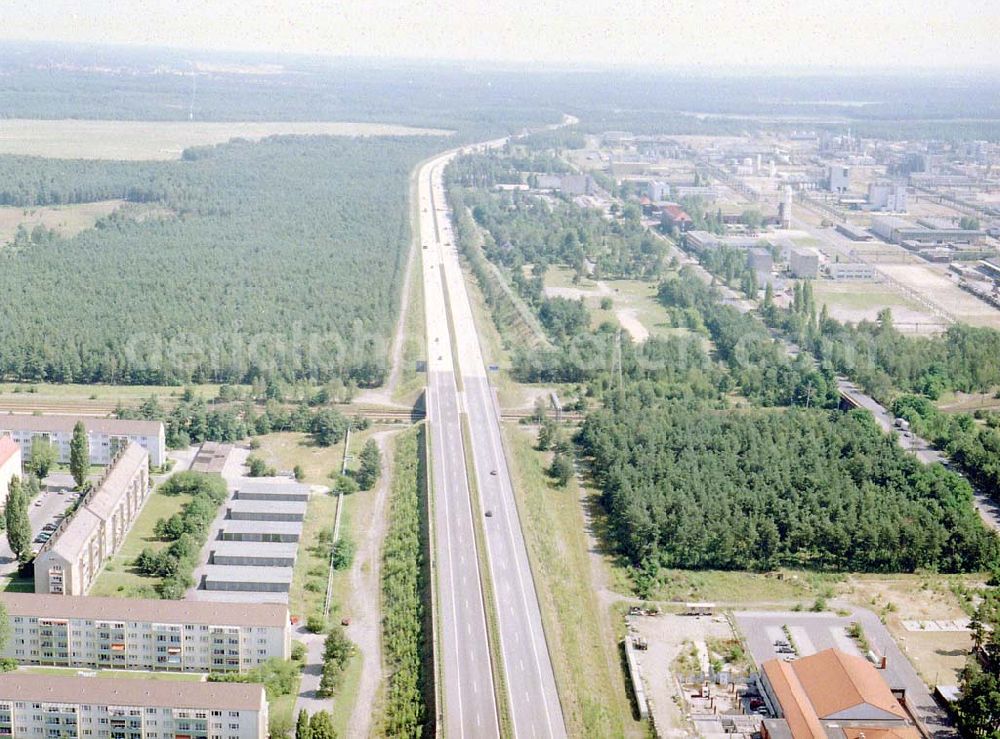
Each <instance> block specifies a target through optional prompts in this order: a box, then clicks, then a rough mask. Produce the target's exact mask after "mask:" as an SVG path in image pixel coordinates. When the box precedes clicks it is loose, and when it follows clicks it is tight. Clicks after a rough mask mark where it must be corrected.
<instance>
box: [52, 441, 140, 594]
mask: <svg viewBox="0 0 1000 739" xmlns="http://www.w3.org/2000/svg"><path fill="white" fill-rule="evenodd" d="M149 491H150V486H149V454H148V453H147V452H146V450H145V449H143V448H142V447H141V446H139V445H138V444H135V443H131V442H130V443H129V444H128V446H126V447H125V448H124V449H122V450H121V451H120V452H119V454H118V456H117V457H116V458H115V459H114V460H113V461H112V463H111V466H110V467H108V469H107V471H106V472H105V475H104V479H103V480H101V481H100V482H99V483H98V484H97V486H96V487H94V488H93V489H92V490H91V492H89V493H87V495H86V497H84V498H83V499H82V500H81V502H80V506H79V507H78V508H77V510H76V512H75V513H74V514H73V515H72V516H71V517H70V518H68V519H66V520H64V521H63V523H62V524H61V525H60V526H59V528H57V529H56V531H55V533H54V534H53V535H52V538H51V539H49V541H48V542H47V543H46V544H45V545H44V546H43V547H42V549H41V551H40V552H39V554H38V556H37V557H36V558H35V592H36V593H51V594H54V595H86V594H87V591H88V590H89V589H90V586H91V584H92V583H93V582H94V579H95V578H96V577H97V574H98V573H99V572H100V571H101V566H102V565H103V564H104V561H105V560H106V559H108V558H109V557H110V556H112V555H113V554H114V553H115V552H117V551H118V550H119V548H121V545H122V544H123V543H124V541H125V536H126V534H128V531H129V529H130V528H131V527H132V523H133V521H135V519H136V516H138V515H139V511H140V510H142V506H143V505H144V504H145V503H146V500H147V499H148V498H149Z"/></svg>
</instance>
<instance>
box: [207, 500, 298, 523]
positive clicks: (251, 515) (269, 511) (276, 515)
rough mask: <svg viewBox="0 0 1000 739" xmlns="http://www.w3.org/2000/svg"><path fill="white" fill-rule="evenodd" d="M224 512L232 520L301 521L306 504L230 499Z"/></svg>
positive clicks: (289, 501) (287, 501)
mask: <svg viewBox="0 0 1000 739" xmlns="http://www.w3.org/2000/svg"><path fill="white" fill-rule="evenodd" d="M226 513H227V516H228V517H229V519H230V520H232V521H302V520H304V519H305V517H306V504H305V503H301V502H299V501H291V500H231V501H230V502H229V504H228V506H227V507H226Z"/></svg>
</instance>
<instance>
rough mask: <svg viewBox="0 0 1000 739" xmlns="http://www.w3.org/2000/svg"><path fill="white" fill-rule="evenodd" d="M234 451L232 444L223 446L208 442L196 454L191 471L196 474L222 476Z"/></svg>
mask: <svg viewBox="0 0 1000 739" xmlns="http://www.w3.org/2000/svg"><path fill="white" fill-rule="evenodd" d="M232 451H233V445H232V444H222V443H220V442H217V441H206V442H204V443H203V444H202V445H201V447H200V448H199V449H198V453H197V454H195V457H194V461H193V462H191V470H192V471H194V472H208V473H213V474H216V475H221V474H222V470H223V468H225V466H226V460H227V459H229V454H230V453H231V452H232Z"/></svg>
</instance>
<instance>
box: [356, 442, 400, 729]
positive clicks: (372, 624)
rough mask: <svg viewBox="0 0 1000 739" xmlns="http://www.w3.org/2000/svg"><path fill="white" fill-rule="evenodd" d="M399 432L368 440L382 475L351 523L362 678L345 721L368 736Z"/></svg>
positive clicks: (381, 679)
mask: <svg viewBox="0 0 1000 739" xmlns="http://www.w3.org/2000/svg"><path fill="white" fill-rule="evenodd" d="M398 433H399V431H395V430H393V431H381V432H379V433H377V434H374V435H373V436H372V438H373V439H374V440H375V443H377V444H378V446H379V449H380V450H381V452H382V473H381V475H380V476H379V481H378V484H377V485H376V486H375V490H374V491H372V494H373V499H372V501H371V505H370V507H369V509H368V511H367V512H366V514H365V515H364V516H362V517H356V518H355V519H354V520H353V521H352V522H351V529H352V531H353V532H354V536H355V537H356V541H357V543H358V550H357V553H356V554H355V556H354V564H353V566H352V567H351V595H350V598H349V605H348V610H349V611H350V613H352V614H354V620H353V621H352V622H351V625H350V626H348V627H347V636H348V637H349V638H350V640H351V641H353V642H354V643H355V644H356V645H357V648H358V652H359V654H360V655H361V660H362V666H361V679H360V683H359V685H358V692H357V697H356V699H355V701H354V709H353V711H352V712H351V720H350V721H349V722H348V730H347V736H348V737H356V738H357V739H367V737H368V736H369V735H370V734H371V732H372V726H373V722H374V720H375V716H374V713H375V706H376V700H377V698H378V694H379V692H380V690H381V689H382V686H383V685H384V683H385V670H384V665H383V662H382V543H383V541H384V540H385V533H386V526H387V523H388V521H387V516H386V505H387V502H388V499H389V485H390V483H391V475H392V450H393V445H392V443H391V442H392V437H393V436H395V435H396V434H398Z"/></svg>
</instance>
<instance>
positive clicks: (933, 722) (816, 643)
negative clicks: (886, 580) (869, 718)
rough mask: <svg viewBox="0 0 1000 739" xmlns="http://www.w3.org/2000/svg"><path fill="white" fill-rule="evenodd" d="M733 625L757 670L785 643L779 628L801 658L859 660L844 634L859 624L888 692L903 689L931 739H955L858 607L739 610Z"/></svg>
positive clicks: (884, 634)
mask: <svg viewBox="0 0 1000 739" xmlns="http://www.w3.org/2000/svg"><path fill="white" fill-rule="evenodd" d="M734 616H735V618H736V623H737V624H738V626H739V628H740V630H741V631H742V632H743V636H744V638H745V639H746V642H747V645H748V646H749V648H750V653H751V655H752V656H753V659H754V661H755V662H756V663H757V665H758V666H759V665H760V664H762V663H763V662H766V661H767V660H770V659H775V658H776V657H781V656H784V655H779V654H778V653H777V652H776V651H775V648H774V642H775V640H776V639H783V638H785V634H784V630H783V629H782V626H787V627H788V630H789V632H791V635H792V639H793V641H794V642H795V644H796V646H797V647H798V649H799V654H800V655H801V656H803V657H805V656H808V655H810V654H815V653H816V652H820V651H822V650H824V649H829V648H831V647H832V648H836V649H840V650H842V651H844V652H847V653H848V654H854V655H859V654H860V650H859V649H858V647H857V645H856V644H855V643H854V640H852V639H851V638H850V637H849V636H848V635H847V628H848V627H849V626H850V624H851V622H855V621H856V622H858V623H859V624H861V627H862V629H863V630H864V635H865V637H866V639H867V640H868V643H869V644H870V645H871V648H872V650H873V651H874V652H875V653H876V654H879V655H885V656H886V659H887V664H886V669H885V671H884V673H883V677H884V678H885V681H886V683H887V684H888V685H889V687H890V688H903V689H905V691H906V700H907V703H908V704H909V705H910V707H911V710H913V712H914V713H916V715H917V717H918V718H919V719H920V720H921V721H922V722H923V723H924V724H925V725H926V727H927V728H928V730H929V731H930V732H931V734H932V735H933V736H935V737H956V736H957V733H955V731H954V730H953V729H952V728H951V726H950V723H949V721H948V719H947V716H946V715H945V713H944V711H942V710H941V708H940V707H938V705H937V703H935V701H934V698H933V697H932V696H931V693H930V690H929V689H928V687H927V686H926V685H925V684H924V682H923V681H922V680H921V679H920V677H919V676H918V675H917V672H916V670H914V668H913V665H911V664H910V662H909V660H907V658H906V657H905V655H904V654H903V652H902V651H900V649H899V647H898V646H897V645H896V642H895V641H893V639H892V636H891V635H890V634H889V632H888V631H887V630H886V628H885V626H883V625H882V623H881V621H879V619H878V616H876V615H875V614H874V613H872V612H871V611H869V610H866V609H864V608H856V609H855V610H854V611H853V613H851V614H850V615H847V616H837V615H835V614H832V613H802V612H795V611H742V612H738V613H736V614H734Z"/></svg>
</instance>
